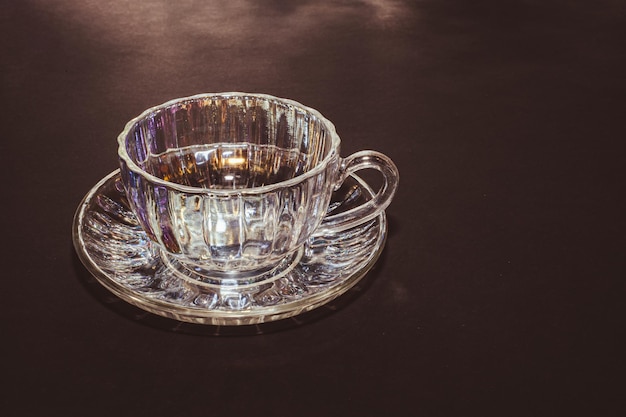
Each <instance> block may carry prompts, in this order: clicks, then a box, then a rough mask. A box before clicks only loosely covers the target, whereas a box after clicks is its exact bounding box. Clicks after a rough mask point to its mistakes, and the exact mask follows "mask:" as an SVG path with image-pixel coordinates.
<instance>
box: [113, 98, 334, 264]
mask: <svg viewBox="0 0 626 417" xmlns="http://www.w3.org/2000/svg"><path fill="white" fill-rule="evenodd" d="M327 128H328V127H327V126H326V125H324V123H323V122H322V121H320V120H319V118H317V117H316V116H315V115H313V114H311V113H309V112H308V111H306V110H305V109H302V108H298V107H296V106H293V105H290V104H285V103H283V102H279V101H273V100H269V99H267V98H258V97H249V96H237V97H231V96H224V97H215V96H213V97H211V98H201V99H190V100H188V101H183V102H180V103H178V104H173V105H171V106H168V107H165V108H162V109H160V110H158V111H156V112H154V113H152V114H150V115H149V116H148V117H145V118H143V119H141V120H140V121H138V122H137V123H136V124H135V126H134V128H133V129H131V130H130V131H129V132H128V134H127V136H126V152H127V153H128V155H129V157H130V159H131V160H132V161H133V162H134V163H135V164H136V165H137V166H138V167H139V168H141V170H143V171H144V173H141V172H135V170H132V169H130V168H129V166H128V164H127V163H126V161H124V159H123V158H122V160H121V168H122V176H123V179H124V183H125V184H126V187H127V189H126V192H127V196H128V198H129V201H130V204H131V206H132V208H133V210H134V211H135V213H136V215H137V218H138V219H139V221H140V223H141V224H142V226H143V228H144V230H145V231H146V232H147V234H148V235H149V236H150V237H151V239H152V240H154V241H156V242H157V243H159V244H160V245H161V246H162V247H163V248H165V249H166V250H167V251H168V252H170V253H172V254H178V255H180V256H181V257H183V261H186V262H188V263H189V262H191V263H192V264H193V263H194V262H195V263H197V264H198V265H202V266H203V267H206V266H207V264H209V265H211V266H212V267H214V268H215V269H218V270H224V271H229V270H234V271H243V270H248V269H258V268H259V267H262V266H270V265H274V264H276V263H277V262H278V261H280V260H281V259H282V258H284V257H285V255H286V254H288V253H289V252H292V251H293V250H295V249H296V248H297V247H299V246H300V245H302V244H303V243H304V241H305V240H306V238H307V237H308V236H309V235H310V234H311V233H312V232H313V230H314V229H315V228H316V227H317V226H318V224H319V222H320V221H321V219H322V218H323V217H324V215H325V212H326V208H327V207H328V203H329V199H330V195H331V191H332V188H333V186H334V184H335V178H334V175H336V174H335V173H336V172H337V164H338V163H339V157H338V149H335V148H333V144H332V143H331V138H330V134H329V133H330V132H328V131H327ZM325 158H326V159H325ZM320 165H323V166H322V167H321V168H320V167H319V166H320ZM316 167H317V169H316V173H315V175H312V174H309V175H307V173H308V172H309V171H311V170H312V169H314V168H316ZM317 171H319V172H317ZM145 173H148V174H150V175H145ZM151 176H154V177H158V178H160V179H162V180H164V181H155V180H154V178H153V177H151ZM294 179H295V180H294ZM297 179H300V181H298V180H297ZM285 181H288V183H285ZM180 185H183V186H184V187H180ZM192 187H193V188H192Z"/></svg>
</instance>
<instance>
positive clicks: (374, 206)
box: [314, 150, 399, 235]
mask: <svg viewBox="0 0 626 417" xmlns="http://www.w3.org/2000/svg"><path fill="white" fill-rule="evenodd" d="M362 169H375V170H377V171H380V173H381V174H382V176H383V184H382V186H381V187H380V190H378V193H377V194H376V195H375V196H374V197H373V198H372V199H371V200H369V201H368V202H366V203H364V204H362V205H360V206H358V207H355V208H353V209H350V210H348V211H345V212H343V213H339V214H333V215H330V216H326V217H324V219H323V220H322V223H321V224H320V226H319V227H318V228H317V229H316V230H315V233H314V234H315V235H320V234H326V233H337V232H341V231H343V230H346V229H349V228H351V227H354V226H358V225H360V224H363V223H365V222H367V221H369V220H371V219H373V218H375V217H376V216H378V215H379V214H380V213H381V212H382V211H383V210H385V209H386V208H387V206H389V204H390V203H391V199H392V198H393V196H394V194H395V192H396V189H397V188H398V179H399V174H398V168H397V167H396V166H395V164H394V163H393V161H392V160H391V159H390V158H389V157H387V156H386V155H384V154H382V153H380V152H376V151H369V150H368V151H359V152H355V153H353V154H352V155H350V156H348V157H347V158H344V159H342V160H341V166H340V169H339V179H338V181H337V186H336V187H335V189H338V188H339V186H340V185H341V184H342V183H343V182H344V181H345V179H346V178H347V177H348V176H349V175H350V174H352V173H353V172H356V171H359V170H362Z"/></svg>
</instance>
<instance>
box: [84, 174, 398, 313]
mask: <svg viewBox="0 0 626 417" xmlns="http://www.w3.org/2000/svg"><path fill="white" fill-rule="evenodd" d="M372 198H373V192H372V191H371V189H370V188H369V187H368V185H367V184H366V183H365V182H364V181H362V180H361V179H360V178H359V177H357V176H356V175H349V176H348V177H346V178H345V180H344V182H343V183H342V185H341V186H340V188H339V189H338V190H336V191H335V192H334V193H333V194H332V197H331V200H330V204H329V207H328V215H329V218H333V217H335V218H340V216H341V215H342V214H344V213H349V212H350V211H351V210H353V209H355V208H358V207H361V206H363V205H367V203H368V202H369V201H372ZM386 230H387V222H386V217H385V213H384V212H380V213H379V214H378V215H377V216H375V217H374V218H372V219H370V220H367V221H364V222H360V223H358V224H356V225H354V226H352V227H350V228H347V229H343V230H341V231H332V229H329V230H328V231H326V232H324V233H319V234H315V235H313V236H311V237H309V238H308V239H306V240H305V242H304V244H303V245H302V246H301V247H300V248H298V250H296V251H294V252H293V253H292V254H291V255H290V256H288V257H286V258H284V259H282V260H281V261H280V262H279V263H278V264H277V265H275V266H274V267H273V268H272V269H271V270H269V271H266V272H265V273H262V274H257V275H256V276H253V277H246V276H245V274H243V275H242V274H235V275H233V276H231V277H230V278H228V279H227V278H224V277H218V278H214V277H213V276H212V275H211V274H205V273H204V272H203V271H202V270H201V269H200V270H196V269H193V268H188V266H187V265H186V264H184V263H180V262H179V261H178V260H177V258H176V257H172V256H171V255H169V254H168V252H167V250H166V249H165V248H162V247H161V246H160V245H159V244H157V243H155V242H153V241H152V240H151V239H150V238H149V237H148V235H147V234H146V232H145V231H144V230H143V228H142V227H141V225H140V221H139V218H138V217H137V216H136V215H135V213H134V212H133V210H132V208H131V205H130V204H129V201H128V199H127V197H126V193H125V192H124V187H123V184H122V181H121V177H120V173H119V171H116V172H113V173H111V174H110V175H109V176H107V177H106V178H104V179H103V180H102V181H100V182H99V183H98V184H96V185H95V186H94V187H93V188H92V190H91V191H90V192H89V193H88V194H87V195H86V196H85V198H84V200H83V201H82V203H81V204H80V206H79V208H78V210H77V212H76V215H75V217H74V225H73V240H74V245H75V248H76V251H77V253H78V255H79V257H80V259H81V261H82V262H83V264H84V265H85V266H86V268H87V269H88V270H89V271H90V272H91V273H92V275H93V276H94V277H95V278H96V279H97V280H98V281H99V282H100V283H101V284H102V285H103V286H104V287H106V288H107V289H108V290H109V291H111V292H112V293H113V294H115V295H117V296H118V297H120V298H121V299H123V300H125V301H127V302H128V303H130V304H133V305H135V306H138V307H140V308H142V309H144V310H146V311H149V312H152V313H155V314H158V315H161V316H164V317H168V318H172V319H175V320H179V321H186V322H191V323H199V324H212V325H247V324H255V323H263V322H270V321H275V320H279V319H283V318H288V317H292V316H295V315H298V314H301V313H303V312H306V311H309V310H312V309H314V308H316V307H319V306H321V305H323V304H325V303H328V302H330V301H331V300H333V299H335V298H336V297H338V296H340V295H341V294H343V293H345V292H346V291H348V290H349V289H350V288H352V287H353V286H354V285H355V284H356V283H358V282H359V281H360V280H361V279H362V278H363V277H364V276H365V274H366V273H367V272H368V271H369V270H370V269H371V268H372V266H373V265H374V264H375V262H376V260H377V259H378V257H379V255H380V253H381V251H382V249H383V247H384V243H385V238H386Z"/></svg>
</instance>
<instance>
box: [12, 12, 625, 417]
mask: <svg viewBox="0 0 626 417" xmlns="http://www.w3.org/2000/svg"><path fill="white" fill-rule="evenodd" d="M625 13H626V11H625V5H624V2H622V1H618V0H601V1H565V0H563V1H530V0H514V1H493V0H478V1H465V2H464V1H460V0H422V1H408V0H398V1H393V0H368V1H365V0H362V1H356V0H355V1H332V2H329V1H252V0H229V1H204V2H203V1H178V2H166V1H156V0H155V1H135V2H132V1H111V2H105V1H94V0H90V1H80V0H65V1H44V0H38V1H36V0H31V1H21V2H17V1H15V2H11V1H2V2H0V31H1V32H0V35H1V36H0V53H1V57H2V67H1V68H2V70H1V74H0V75H1V77H2V78H1V80H2V84H1V86H2V87H1V88H2V90H1V91H2V111H1V112H0V114H1V117H2V119H1V126H2V140H1V141H0V157H1V162H2V163H1V167H2V176H3V179H4V186H3V191H4V195H2V197H1V205H0V207H1V216H0V219H1V220H2V237H3V238H2V241H3V249H2V264H3V267H2V280H3V285H2V293H1V294H2V295H1V300H0V305H1V306H2V307H1V309H2V310H1V311H2V314H1V316H0V317H1V318H0V320H1V321H0V323H1V325H2V328H1V332H2V333H1V334H2V347H1V351H0V352H1V353H2V378H3V379H4V383H3V388H2V389H1V390H0V412H1V413H2V414H3V415H6V416H13V415H23V416H50V415H65V416H78V415H80V416H115V415H118V416H130V415H139V416H143V415H153V416H161V415H172V416H182V415H235V414H245V415H259V416H308V415H316V416H322V415H330V416H335V415H363V416H364V415H372V416H386V415H396V414H398V413H403V415H415V416H467V415H476V416H485V415H493V416H561V415H562V416H571V415H584V416H618V415H626V414H624V410H625V409H624V392H625V383H624V373H623V370H624V345H623V344H622V343H621V342H622V341H623V339H624V336H625V335H624V318H625V315H624V314H623V310H622V308H621V307H622V305H623V303H624V301H623V300H624V296H625V291H624V290H625V285H624V278H625V276H626V274H625V272H626V271H625V270H626V268H625V265H624V259H625V254H624V249H625V248H626V242H625V239H624V211H625V210H624V209H625V207H624V197H623V195H624V185H623V182H622V179H623V176H624V155H625V153H624V147H623V146H621V145H622V143H623V142H624V139H625V133H626V129H625V121H624V113H625V110H626V106H625V104H624V100H625V99H626V94H625V93H626V91H625V90H626V80H625V78H626V76H625V74H626V71H625V69H626V66H625V65H624V64H625V59H624V52H625V44H626V43H625V40H626V29H625V27H626V26H625V23H626V15H625ZM221 91H247V92H263V93H268V94H272V95H276V96H280V97H288V98H291V99H294V100H297V101H300V102H302V103H304V104H306V105H309V106H311V107H314V108H316V109H318V110H320V111H321V112H322V113H323V114H324V115H325V116H327V117H328V118H329V119H331V120H332V121H333V122H334V123H335V124H336V126H337V129H338V132H339V134H340V135H341V137H342V140H343V142H342V146H343V149H342V154H343V155H344V156H347V155H349V154H350V153H352V152H354V151H357V150H361V149H368V148H369V149H376V150H379V151H381V152H383V153H385V154H387V155H388V156H390V157H391V158H392V159H393V160H394V161H395V162H396V164H397V165H398V168H399V170H400V176H401V179H400V188H399V191H398V193H397V195H396V197H395V200H394V202H393V203H392V205H391V206H390V207H389V209H388V210H387V213H388V216H389V221H390V229H389V232H390V235H389V239H388V241H387V246H386V249H385V252H384V253H383V256H382V257H381V259H380V260H379V262H378V263H377V265H376V267H375V268H374V269H373V270H372V271H371V272H370V274H368V276H367V277H366V278H365V280H364V281H363V282H362V283H360V284H359V285H358V286H357V287H356V288H355V289H354V290H353V291H351V292H350V293H348V294H346V296H344V297H342V298H341V299H340V300H337V301H336V302H333V303H332V304H331V305H330V306H326V307H322V308H321V309H319V310H317V311H315V312H313V313H311V314H307V315H305V316H302V317H299V318H297V319H295V320H286V321H284V322H281V323H276V325H273V326H251V327H248V328H237V329H234V330H233V329H229V328H220V327H211V326H204V327H203V326H192V325H185V324H179V323H177V322H174V321H171V320H168V319H164V318H160V317H157V316H152V315H150V314H147V313H143V312H142V311H141V310H139V309H136V308H134V307H131V306H129V305H127V304H126V303H123V302H121V301H118V300H117V299H116V298H115V297H113V296H112V295H110V294H109V293H107V291H105V290H104V289H103V288H101V287H100V286H99V284H97V283H95V282H94V281H93V280H92V279H91V278H90V276H89V274H88V273H87V271H86V270H85V268H83V267H82V265H81V264H80V262H79V261H78V259H77V257H76V255H75V254H74V249H73V246H72V240H71V225H72V217H73V215H74V211H75V210H76V208H77V207H78V204H79V203H80V201H81V199H82V197H83V196H84V195H85V194H86V193H87V192H88V191H89V189H90V188H91V187H92V186H93V185H94V184H95V183H96V182H97V181H98V180H100V179H101V178H102V177H103V176H105V175H106V174H108V173H109V172H111V171H113V170H114V169H116V167H117V156H116V142H115V139H116V136H117V134H118V133H119V132H120V131H121V130H122V128H123V126H124V124H125V123H126V121H128V120H129V119H131V118H132V117H134V116H136V115H137V114H139V113H140V112H141V111H142V110H144V109H145V108H148V107H150V106H153V105H156V104H160V103H162V102H164V101H166V100H169V99H172V98H175V97H181V96H186V95H191V94H196V93H201V92H221Z"/></svg>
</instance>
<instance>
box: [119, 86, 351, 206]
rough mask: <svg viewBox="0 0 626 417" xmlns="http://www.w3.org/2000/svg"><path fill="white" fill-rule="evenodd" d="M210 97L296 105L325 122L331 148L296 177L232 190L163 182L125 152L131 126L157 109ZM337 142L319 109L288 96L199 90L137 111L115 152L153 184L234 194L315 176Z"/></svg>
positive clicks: (266, 189)
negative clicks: (250, 99) (196, 92)
mask: <svg viewBox="0 0 626 417" xmlns="http://www.w3.org/2000/svg"><path fill="white" fill-rule="evenodd" d="M212 97H215V98H218V97H219V98H231V97H232V98H234V97H241V98H245V97H254V98H260V99H264V100H271V101H278V102H281V103H283V104H287V105H289V106H294V107H298V108H300V109H302V110H304V111H306V112H308V113H310V114H312V115H313V116H315V117H316V118H318V119H319V120H320V122H321V123H323V124H324V127H325V128H326V130H327V132H328V134H329V135H330V137H331V146H330V150H329V152H328V154H327V155H326V156H324V158H323V159H322V160H321V161H320V162H319V163H318V164H317V165H316V166H315V167H313V169H311V170H310V171H307V172H305V173H303V174H300V175H298V176H296V177H293V178H289V179H287V180H284V181H280V182H276V183H272V184H267V185H263V186H259V187H246V188H234V189H213V188H203V187H193V186H190V185H184V184H178V183H175V182H171V181H166V180H164V179H162V178H159V177H157V176H155V175H152V174H150V173H149V172H146V171H145V170H143V169H141V167H140V166H139V165H137V164H136V163H135V161H133V160H132V158H131V157H130V155H129V154H128V152H127V151H126V137H127V136H128V134H129V132H130V131H131V129H133V128H134V127H135V125H136V124H137V123H139V122H140V121H142V120H144V119H146V118H147V117H148V116H150V115H151V114H154V113H156V112H157V111H160V110H163V109H165V108H167V107H170V106H173V105H175V104H179V103H181V102H184V101H192V100H198V99H205V98H212ZM340 142H341V141H340V138H339V135H338V134H337V130H336V128H335V125H334V124H333V123H332V122H331V121H330V120H328V119H327V118H326V117H324V116H323V115H322V113H320V112H319V111H318V110H315V109H314V108H312V107H309V106H305V105H304V104H302V103H300V102H298V101H295V100H292V99H288V98H281V97H276V96H272V95H270V94H263V93H244V92H222V93H201V94H194V95H191V96H187V97H179V98H174V99H171V100H168V101H166V102H164V103H162V104H159V105H156V106H153V107H150V108H148V109H146V110H144V111H143V112H141V114H139V115H138V116H136V117H134V118H132V119H131V120H130V121H128V122H127V123H126V125H125V126H124V129H123V130H122V132H121V133H120V134H119V135H118V136H117V143H118V150H117V153H118V156H119V158H120V159H121V160H122V161H123V162H124V163H125V164H126V166H127V167H128V169H129V170H131V171H133V172H134V173H136V174H138V175H140V176H142V177H144V178H146V179H148V180H149V181H150V182H152V183H156V184H159V185H162V186H165V187H168V188H173V189H175V190H178V191H182V192H188V193H194V194H198V193H205V194H206V193H209V194H221V195H233V194H247V193H263V192H268V191H273V190H275V189H277V188H286V187H290V186H293V185H296V184H299V183H301V182H303V181H305V180H306V179H308V178H311V177H314V176H316V175H318V174H319V173H320V172H322V171H324V170H325V169H326V167H327V166H328V163H329V162H330V161H331V160H332V159H333V158H334V157H335V155H338V153H339V144H340Z"/></svg>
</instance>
